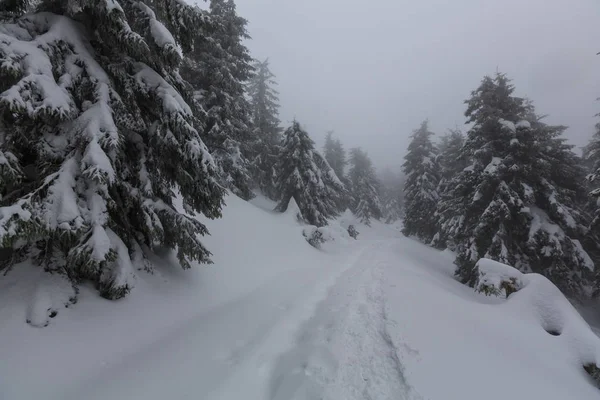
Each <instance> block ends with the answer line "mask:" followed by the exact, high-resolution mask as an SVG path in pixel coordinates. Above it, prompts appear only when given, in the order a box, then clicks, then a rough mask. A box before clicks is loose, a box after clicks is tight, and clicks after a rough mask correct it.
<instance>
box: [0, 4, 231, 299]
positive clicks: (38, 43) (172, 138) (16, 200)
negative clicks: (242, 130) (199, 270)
mask: <svg viewBox="0 0 600 400" xmlns="http://www.w3.org/2000/svg"><path fill="white" fill-rule="evenodd" d="M1 4H2V7H4V8H3V11H5V12H11V13H12V15H13V17H15V18H16V19H15V20H14V21H13V22H14V24H15V25H9V24H6V23H4V27H3V28H5V30H4V33H5V39H4V40H3V41H2V43H1V44H0V59H1V61H2V62H1V63H0V64H2V67H0V81H1V82H2V84H1V89H2V92H1V93H0V110H1V111H2V112H1V116H0V246H1V247H5V248H10V249H12V254H11V256H10V257H7V258H3V264H4V265H3V266H0V269H2V268H3V267H4V268H7V267H8V269H10V267H11V266H12V265H14V263H15V262H17V261H20V260H23V259H25V258H29V259H31V260H32V261H34V262H36V263H38V264H40V265H42V266H43V267H44V268H45V269H46V270H48V271H50V272H56V273H61V274H64V275H66V276H67V277H68V278H69V280H70V281H71V282H72V283H74V284H77V283H79V282H80V281H82V280H90V281H92V282H94V283H95V285H96V287H97V288H98V290H99V291H100V293H101V294H102V296H104V297H106V298H110V299H115V298H119V297H122V296H124V295H125V294H126V293H128V292H129V290H130V289H131V283H132V276H133V273H134V270H135V268H134V266H133V263H134V262H137V261H140V262H146V261H147V260H146V257H145V255H146V254H148V253H149V252H152V251H154V250H156V249H158V248H166V249H171V250H173V251H176V253H177V257H178V258H179V261H180V263H181V265H182V266H183V267H184V268H187V267H189V266H190V265H191V263H193V262H210V259H209V256H210V253H209V252H208V250H207V249H206V248H204V247H203V245H202V243H201V242H200V237H201V236H202V235H204V234H206V233H207V230H206V227H205V226H204V225H203V224H202V223H200V222H198V221H197V220H196V219H194V218H192V217H189V216H187V215H186V214H182V213H180V212H179V211H178V210H177V209H176V208H175V205H174V198H175V196H176V192H179V193H180V196H181V202H182V204H183V207H184V209H185V210H186V211H188V212H189V213H202V214H204V215H206V216H207V217H209V218H216V217H219V216H220V211H221V204H222V195H223V192H222V190H221V189H220V187H219V186H218V185H217V184H216V181H215V176H216V172H215V167H214V164H213V160H212V158H211V157H210V155H209V153H208V151H207V149H206V147H205V146H204V143H203V142H202V139H201V138H200V135H199V133H198V131H197V129H196V128H197V127H200V126H201V121H199V120H198V119H197V116H196V115H195V114H194V109H193V108H192V107H190V105H189V104H188V101H189V100H191V97H189V96H188V92H187V91H186V84H185V82H184V81H183V80H182V79H181V77H180V76H179V74H178V68H179V65H180V63H181V61H182V52H181V48H183V49H189V48H192V47H193V44H194V43H193V40H192V38H193V35H192V33H191V29H194V28H195V27H197V26H200V25H201V24H202V21H203V20H204V15H203V13H202V12H201V11H199V10H198V9H195V8H192V7H190V6H187V5H186V4H184V3H182V2H179V1H177V0H163V1H151V0H149V1H146V2H143V1H132V0H120V1H112V2H107V1H92V0H81V1H78V2H73V1H66V0H64V1H60V0H55V1H41V2H37V3H36V4H38V6H39V7H40V10H50V11H52V12H54V14H51V13H47V12H46V13H41V12H37V13H36V12H35V11H36V10H32V9H31V8H29V9H27V11H31V13H30V14H27V15H22V16H21V15H20V13H22V12H24V11H25V8H24V7H23V6H22V5H23V4H26V2H3V3H1ZM10 4H12V6H10V10H9V5H10ZM28 4H34V2H31V3H28ZM17 25H18V26H19V29H18V32H17V30H16V26H17ZM169 30H170V34H169V33H168V31H169ZM11 35H12V36H11ZM27 65H36V68H37V71H38V73H37V75H29V74H28V73H27V71H25V70H24V68H25V66H27ZM38 78H39V79H38ZM145 260H146V261H145Z"/></svg>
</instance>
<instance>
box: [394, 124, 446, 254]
mask: <svg viewBox="0 0 600 400" xmlns="http://www.w3.org/2000/svg"><path fill="white" fill-rule="evenodd" d="M431 136H433V133H432V132H431V131H430V130H429V126H428V122H427V121H423V123H422V124H421V127H420V128H419V129H417V130H415V131H414V132H413V134H412V136H411V138H412V140H411V142H410V144H409V145H408V153H407V154H406V156H405V157H404V164H402V168H403V170H404V174H405V175H406V181H405V183H404V228H403V229H402V233H404V234H405V235H406V236H416V237H417V238H419V240H421V241H423V242H424V243H429V242H431V240H432V239H433V236H434V234H435V227H436V223H435V219H434V211H435V208H436V205H437V202H438V200H439V195H438V192H437V186H438V183H439V180H440V177H439V166H438V165H437V162H436V157H437V149H436V148H435V146H434V145H433V143H432V142H431Z"/></svg>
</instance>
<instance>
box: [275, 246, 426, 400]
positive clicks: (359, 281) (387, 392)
mask: <svg viewBox="0 0 600 400" xmlns="http://www.w3.org/2000/svg"><path fill="white" fill-rule="evenodd" d="M389 246H390V243H389V242H381V243H379V244H378V245H376V246H374V247H372V248H370V249H368V251H365V252H364V253H363V254H362V256H361V257H359V259H358V260H357V261H356V262H355V263H354V265H353V266H352V267H350V268H349V269H348V270H347V271H346V272H345V273H344V274H342V275H341V276H340V278H338V280H337V281H336V283H335V285H333V286H332V287H331V289H330V290H329V293H328V295H327V297H326V298H325V299H324V300H323V301H322V302H321V303H320V304H319V305H318V307H317V309H316V311H315V313H314V315H313V316H312V317H311V318H310V319H309V320H308V321H307V322H306V323H305V324H304V325H303V326H302V327H301V329H300V330H299V334H298V337H297V340H296V343H295V346H294V347H293V348H292V349H290V350H289V351H288V352H286V353H285V354H283V355H282V356H281V357H280V358H279V360H278V362H277V363H276V365H275V366H274V368H273V375H272V378H271V388H270V397H269V398H270V399H271V400H309V399H310V400H312V399H325V400H328V399H331V400H333V399H347V400H352V399H373V400H374V399H377V400H386V399H419V398H420V396H418V394H416V393H415V392H414V390H413V389H412V388H411V387H410V385H409V384H408V383H407V381H406V378H405V374H404V367H403V365H402V361H401V359H400V355H399V350H398V348H397V347H396V346H395V344H394V341H393V340H392V338H391V336H390V334H389V331H388V329H387V323H388V321H387V315H386V312H385V298H384V294H383V280H384V277H385V269H386V268H388V267H390V259H389V258H388V257H387V256H389V253H388V252H387V251H386V250H387V248H388V247H389Z"/></svg>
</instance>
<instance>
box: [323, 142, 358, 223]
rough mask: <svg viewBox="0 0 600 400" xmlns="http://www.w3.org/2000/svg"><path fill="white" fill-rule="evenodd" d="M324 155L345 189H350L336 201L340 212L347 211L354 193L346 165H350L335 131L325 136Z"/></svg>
mask: <svg viewBox="0 0 600 400" xmlns="http://www.w3.org/2000/svg"><path fill="white" fill-rule="evenodd" d="M323 155H324V157H325V160H327V163H328V164H329V165H330V166H331V168H332V169H333V171H334V172H335V174H336V175H337V177H338V178H339V180H340V181H341V182H342V184H343V185H344V187H345V188H346V189H348V190H346V191H345V193H344V194H343V195H341V196H338V199H337V201H336V203H337V209H338V211H340V212H343V211H346V209H348V207H350V206H351V204H352V201H353V200H352V193H351V192H350V190H349V188H350V187H351V186H352V184H351V182H350V181H349V180H348V178H347V176H346V165H348V160H347V159H346V150H345V149H344V146H343V145H342V142H341V141H340V140H339V139H334V138H333V131H329V132H327V136H325V145H324V146H323Z"/></svg>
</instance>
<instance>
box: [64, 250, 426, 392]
mask: <svg viewBox="0 0 600 400" xmlns="http://www.w3.org/2000/svg"><path fill="white" fill-rule="evenodd" d="M395 243H396V240H383V241H365V242H362V243H360V246H358V248H357V249H355V250H353V251H352V253H351V254H350V255H349V256H348V257H347V262H346V263H345V265H339V266H332V268H331V269H330V270H323V269H322V268H319V269H317V268H315V269H306V268H305V269H302V270H298V271H294V270H292V271H287V272H285V273H282V274H281V276H278V277H277V278H275V279H273V280H271V281H269V282H268V283H266V284H264V285H262V286H261V287H260V288H258V289H257V290H255V291H254V292H252V293H251V294H249V295H247V296H244V297H242V298H240V299H237V300H236V301H234V302H232V303H228V304H225V305H223V306H221V307H219V308H216V309H213V310H211V312H210V313H207V314H202V315H199V316H197V318H195V319H194V320H192V321H190V322H188V323H187V324H185V325H184V326H182V327H180V328H179V329H178V330H176V331H174V332H172V333H170V334H169V335H168V336H167V337H165V338H163V339H162V340H160V341H158V342H156V343H154V344H153V345H152V349H151V351H148V349H144V350H143V351H140V352H139V353H138V354H134V355H133V356H129V357H127V358H126V359H125V360H124V361H123V362H121V363H118V364H116V365H112V366H110V368H106V369H105V370H104V372H103V373H102V374H100V375H97V374H94V375H93V376H90V377H89V379H84V380H82V381H80V383H79V384H78V385H77V386H76V387H75V388H72V389H70V390H69V391H68V392H67V393H66V394H65V395H64V397H63V395H61V397H63V398H68V399H71V398H72V399H77V398H82V396H83V397H86V398H88V399H95V398H98V399H100V398H116V397H119V398H127V399H138V398H139V399H146V400H147V399H162V398H167V397H173V398H178V399H186V398H195V396H200V398H206V399H237V398H242V397H243V398H248V399H257V400H258V399H273V400H309V399H310V400H312V399H332V400H333V399H348V400H351V399H378V400H386V399H419V398H420V397H419V396H417V395H416V394H415V393H413V391H412V389H411V388H410V386H409V385H408V384H407V382H406V379H405V377H404V367H403V366H402V361H401V358H400V357H401V355H400V354H399V353H398V350H397V348H396V346H395V345H394V343H393V339H392V337H391V336H390V334H389V332H388V329H387V324H388V322H387V316H386V311H385V297H384V291H383V286H384V280H385V273H386V270H387V269H388V268H389V267H390V266H391V265H392V263H393V260H392V259H390V254H391V253H390V250H389V249H390V248H393V247H394V244H395ZM290 282H293V285H290ZM157 365H171V366H176V368H177V369H176V371H168V373H167V374H165V372H166V371H165V370H164V369H162V368H157V367H156V366H157ZM140 388H143V390H140ZM175 388H176V389H175ZM174 390H175V392H174ZM115 396H116V397H115Z"/></svg>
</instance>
